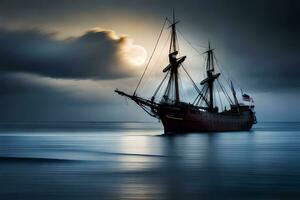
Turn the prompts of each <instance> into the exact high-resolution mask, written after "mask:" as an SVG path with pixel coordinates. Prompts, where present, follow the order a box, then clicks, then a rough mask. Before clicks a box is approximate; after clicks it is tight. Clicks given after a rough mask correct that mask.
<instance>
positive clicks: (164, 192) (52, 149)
mask: <svg viewBox="0 0 300 200" xmlns="http://www.w3.org/2000/svg"><path fill="white" fill-rule="evenodd" d="M22 126H23V125H22ZM51 126H52V125H51ZM60 126H61V127H64V129H60V130H55V131H54V130H53V129H51V130H48V129H39V130H35V131H28V130H27V129H24V130H23V131H21V130H20V129H16V130H13V129H9V130H7V129H5V130H3V129H2V131H1V132H0V163H1V165H0V185H1V187H0V188H1V189H0V197H1V199H20V197H22V199H30V200H31V199H87V200H89V199H172V200H173V199H287V198H292V199H298V198H299V197H300V194H299V191H298V188H299V187H300V161H298V159H297V158H298V157H299V154H300V134H299V133H300V126H298V125H297V124H296V125H295V126H293V127H294V128H292V127H291V125H290V124H281V126H280V127H278V124H274V126H272V124H271V125H270V124H266V125H264V124H261V125H260V126H259V127H257V128H256V129H254V131H252V132H235V133H214V134H185V135H176V136H172V137H165V136H160V134H161V129H159V128H156V127H154V128H152V129H151V127H150V126H148V128H146V129H144V128H143V127H144V125H140V126H139V125H138V124H136V123H135V124H133V125H132V124H131V125H120V124H118V125H117V126H118V127H126V128H125V129H120V130H118V129H116V128H113V129H110V130H108V129H107V127H108V125H105V128H103V129H102V128H101V125H95V124H92V128H88V127H80V129H79V130H77V131H75V132H74V131H73V129H66V128H65V127H66V126H67V125H60ZM68 126H70V125H68ZM85 126H88V125H85ZM109 126H113V125H112V124H110V125H109ZM285 126H286V127H287V128H286V131H283V129H284V127H285ZM27 127H28V126H27ZM97 127H98V129H97ZM130 127H131V128H132V129H130ZM77 128H78V127H77Z"/></svg>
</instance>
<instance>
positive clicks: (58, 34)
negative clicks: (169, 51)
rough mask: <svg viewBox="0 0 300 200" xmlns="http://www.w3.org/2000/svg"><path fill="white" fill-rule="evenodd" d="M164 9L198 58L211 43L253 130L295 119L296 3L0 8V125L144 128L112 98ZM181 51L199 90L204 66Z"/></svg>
mask: <svg viewBox="0 0 300 200" xmlns="http://www.w3.org/2000/svg"><path fill="white" fill-rule="evenodd" d="M173 8H174V9H175V11H176V16H177V18H178V19H179V20H180V23H179V27H178V30H179V31H180V32H181V33H182V34H183V35H184V37H185V38H188V39H189V41H190V42H191V43H192V44H193V45H194V46H195V47H196V48H198V49H199V51H204V50H205V47H207V43H208V41H210V42H211V44H212V46H213V47H214V48H215V49H216V50H215V52H216V56H217V57H218V61H220V63H222V68H223V69H224V70H225V71H226V72H227V76H228V78H229V79H233V81H234V82H235V83H236V85H237V87H241V88H243V89H244V90H245V91H246V92H247V93H249V94H250V95H251V96H253V98H254V100H255V105H256V112H257V117H258V120H259V121H299V120H300V114H299V113H300V105H299V99H300V78H299V74H300V56H299V55H300V20H299V19H300V14H299V10H300V3H298V2H297V1H289V0H286V1H277V0H265V1H256V0H253V1H221V0H219V1H217V0H214V1H201V0H197V1H190V0H186V1H155V0H132V1H130V0H129V1H124V0H119V1H116V0H110V1H96V0H94V1H92V0H90V1H76V0H74V1H64V0H61V1H53V0H51V1H50V0H49V1H47V0H44V1H41V0H39V1H38V0H36V1H35V0H28V1H15V0H9V1H5V0H4V1H1V2H0V13H1V17H0V43H1V45H0V70H1V74H0V86H1V87H0V94H1V98H0V109H1V114H0V120H1V121H53V120H54V121H69V120H82V121H97V120H104V121H111V120H113V121H115V120H120V121H131V120H137V121H145V120H150V119H151V118H150V117H148V116H146V114H144V113H143V111H141V109H139V108H138V107H137V106H135V105H134V104H133V103H131V102H128V103H127V102H126V101H125V100H124V98H121V97H119V96H117V95H116V94H114V92H113V90H114V89H115V88H120V89H123V90H125V91H128V92H133V90H134V89H135V86H136V83H137V82H138V80H139V77H140V75H141V73H142V71H143V68H144V67H145V63H146V62H147V60H145V58H146V55H147V59H148V58H149V56H150V54H151V51H152V49H153V47H154V44H155V42H156V39H157V35H158V33H159V31H160V28H161V26H162V24H163V21H164V19H165V17H170V16H171V14H172V9H173ZM179 39H180V38H179ZM182 46H183V48H182V49H181V52H180V53H181V54H183V55H187V62H186V66H190V69H189V70H191V71H193V73H192V74H193V77H194V78H195V79H196V80H197V81H198V82H200V79H201V78H200V77H201V76H200V75H199V76H197V73H199V74H203V72H202V71H201V69H200V67H197V66H202V65H203V63H202V62H200V61H201V59H200V61H199V62H197V61H196V60H193V59H194V57H193V56H194V55H195V52H193V53H192V51H191V50H187V51H185V46H187V45H186V44H185V46H184V44H183V45H182ZM186 49H187V48H186ZM143 61H144V63H143ZM155 64H156V66H155ZM165 64H166V63H163V62H162V63H159V62H157V63H155V62H154V63H152V65H153V66H152V70H154V71H155V70H157V72H153V74H156V73H160V72H161V69H162V68H163V67H164V66H165ZM197 70H198V71H197ZM153 74H152V75H153ZM148 75H149V74H148ZM197 77H198V78H197ZM149 79H150V78H148V82H147V81H146V82H144V83H143V87H142V88H141V90H139V91H138V93H139V94H143V91H142V89H143V88H144V89H145V90H149V91H151V90H150V89H149V87H148V86H149V85H150V86H153V85H155V84H156V82H155V81H158V80H159V78H158V77H157V80H154V79H153V80H152V79H150V81H149ZM151 80H152V81H153V84H149V83H151ZM154 83H155V84H154ZM152 90H154V87H152ZM145 94H146V92H145Z"/></svg>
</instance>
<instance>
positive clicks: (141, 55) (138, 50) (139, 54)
mask: <svg viewBox="0 0 300 200" xmlns="http://www.w3.org/2000/svg"><path fill="white" fill-rule="evenodd" d="M126 54H127V55H126V58H127V60H128V62H129V63H130V64H132V65H134V66H141V65H142V64H144V63H145V61H146V58H147V51H146V50H145V48H143V47H141V46H138V45H132V46H131V47H130V49H129V50H128V52H127V53H126Z"/></svg>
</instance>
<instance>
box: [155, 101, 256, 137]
mask: <svg viewBox="0 0 300 200" xmlns="http://www.w3.org/2000/svg"><path fill="white" fill-rule="evenodd" d="M158 113H159V118H160V119H161V121H162V123H163V126H164V131H165V133H187V132H220V131H248V130H250V129H251V128H252V125H253V124H254V123H256V120H255V115H254V113H253V112H252V111H251V110H250V109H249V110H245V111H242V112H239V113H234V112H221V113H212V112H208V111H200V110H195V109H190V108H184V107H177V108H176V107H165V106H163V107H160V108H159V109H158Z"/></svg>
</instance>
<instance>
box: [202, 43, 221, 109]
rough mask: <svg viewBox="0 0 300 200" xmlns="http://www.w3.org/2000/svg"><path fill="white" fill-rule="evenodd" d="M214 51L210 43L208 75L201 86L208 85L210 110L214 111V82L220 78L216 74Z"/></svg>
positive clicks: (218, 74) (207, 64) (207, 65)
mask: <svg viewBox="0 0 300 200" xmlns="http://www.w3.org/2000/svg"><path fill="white" fill-rule="evenodd" d="M213 50H214V49H211V48H210V42H209V43H208V50H207V51H206V52H205V53H207V62H206V74H207V78H206V79H204V80H203V81H201V85H203V84H205V83H207V86H208V91H209V94H208V95H209V110H210V111H214V81H215V79H217V78H218V77H219V76H220V73H217V74H214V71H215V67H214V54H213Z"/></svg>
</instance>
